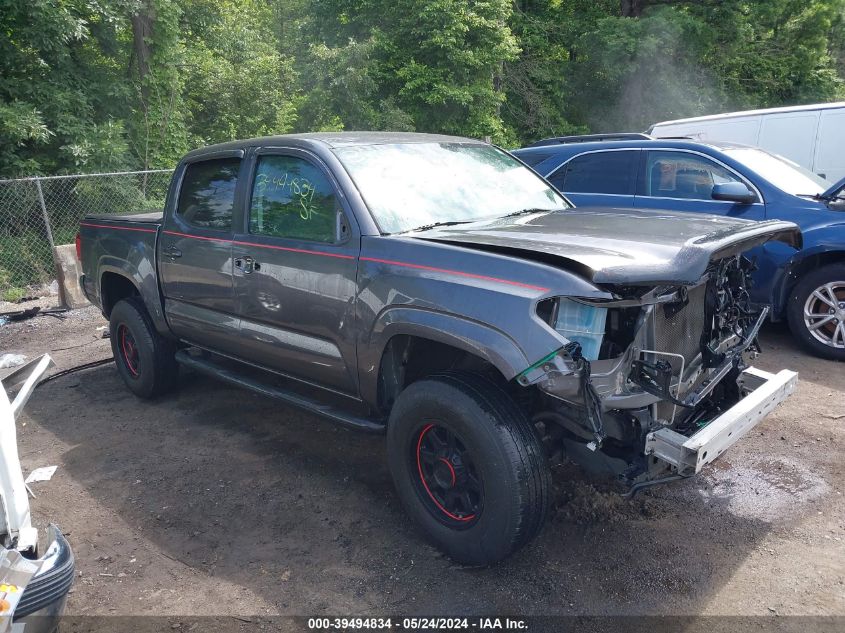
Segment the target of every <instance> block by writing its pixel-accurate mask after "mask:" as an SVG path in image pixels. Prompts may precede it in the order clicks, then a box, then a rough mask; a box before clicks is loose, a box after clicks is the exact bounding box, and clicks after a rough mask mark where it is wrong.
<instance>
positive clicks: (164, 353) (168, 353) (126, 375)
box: [109, 297, 179, 398]
mask: <svg viewBox="0 0 845 633" xmlns="http://www.w3.org/2000/svg"><path fill="white" fill-rule="evenodd" d="M109 332H110V333H111V348H112V353H113V354H114V361H115V364H116V365H117V371H118V373H120V377H121V378H123V382H124V383H126V386H127V387H129V390H130V391H131V392H132V393H134V394H135V395H136V396H138V397H140V398H154V397H156V396H159V395H161V394H163V393H165V392H167V391H169V390H170V389H172V388H173V387H175V386H176V379H177V377H178V375H179V365H178V364H177V363H176V360H175V353H176V346H175V345H174V343H173V342H172V341H170V340H168V339H166V338H164V337H162V336H161V335H160V334H159V333H158V332H157V331H156V329H155V326H153V323H152V321H151V320H150V317H149V315H148V314H147V310H146V308H145V307H144V304H143V303H141V301H140V299H137V298H135V297H132V298H129V299H123V300H122V301H119V302H118V303H117V304H116V305H115V306H114V308H113V309H112V312H111V317H110V319H109Z"/></svg>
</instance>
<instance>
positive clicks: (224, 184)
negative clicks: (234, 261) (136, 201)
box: [176, 158, 241, 231]
mask: <svg viewBox="0 0 845 633" xmlns="http://www.w3.org/2000/svg"><path fill="white" fill-rule="evenodd" d="M240 167H241V159H240V158H218V159H215V160H205V161H200V162H197V163H191V164H190V165H188V166H187V168H186V169H185V175H184V177H183V178H182V188H181V190H180V192H179V204H178V205H177V206H176V213H177V215H179V216H180V217H181V218H182V219H183V220H185V222H187V223H188V224H191V225H193V226H196V227H199V228H203V229H215V230H218V231H225V230H230V229H231V228H232V211H233V209H234V207H235V187H236V185H237V184H238V170H239V169H240Z"/></svg>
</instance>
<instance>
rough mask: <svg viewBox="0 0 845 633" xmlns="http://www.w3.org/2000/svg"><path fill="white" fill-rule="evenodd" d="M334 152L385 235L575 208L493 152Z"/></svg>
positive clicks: (478, 148)
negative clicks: (519, 213) (521, 213)
mask: <svg viewBox="0 0 845 633" xmlns="http://www.w3.org/2000/svg"><path fill="white" fill-rule="evenodd" d="M334 151H335V154H336V155H337V156H338V158H339V159H340V161H341V162H342V163H343V165H344V167H346V170H347V171H348V172H349V175H350V176H351V177H352V180H354V181H355V184H356V186H357V187H358V190H359V191H360V192H361V196H362V197H363V198H364V202H365V203H366V204H367V207H368V208H369V209H370V212H371V213H372V214H373V217H374V218H375V221H376V223H377V224H378V226H379V229H380V230H381V231H382V233H402V232H404V231H410V230H412V229H415V228H419V227H425V226H430V225H442V224H452V223H462V222H473V221H476V220H482V219H488V218H489V219H492V218H497V217H502V216H504V215H509V214H514V213H518V212H520V211H523V210H528V209H530V210H538V211H561V210H565V209H568V208H570V205H568V204H567V202H566V200H565V199H564V198H563V196H561V195H560V194H559V193H557V192H556V191H555V190H553V189H551V188H550V187H549V186H548V185H547V184H546V183H545V182H543V180H542V179H540V178H539V177H538V176H537V175H536V174H535V173H534V172H532V171H531V170H530V169H528V168H527V167H525V166H524V165H523V164H522V163H520V162H519V161H517V160H515V159H514V158H513V157H511V156H509V155H508V154H507V153H505V152H503V151H501V150H499V149H496V148H495V147H492V146H490V145H481V144H475V143H397V144H385V145H363V146H353V147H342V148H338V149H335V150H334Z"/></svg>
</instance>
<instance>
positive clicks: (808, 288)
mask: <svg viewBox="0 0 845 633" xmlns="http://www.w3.org/2000/svg"><path fill="white" fill-rule="evenodd" d="M814 293H818V294H814ZM786 311H787V312H786V314H787V319H788V320H789V329H790V330H791V331H792V334H793V336H795V338H796V339H797V340H798V342H799V343H801V345H802V346H803V347H804V348H805V349H806V350H807V351H808V352H810V353H811V354H813V355H815V356H820V357H822V358H828V359H830V360H838V361H845V264H830V265H828V266H824V267H822V268H819V269H818V270H814V271H812V272H810V273H808V274H806V275H804V276H803V277H802V278H801V279H800V280H799V281H798V283H797V284H795V287H793V289H792V292H790V294H789V301H788V303H787V308H786ZM813 315H817V316H813ZM812 325H815V326H816V327H815V328H812V329H811V326H812Z"/></svg>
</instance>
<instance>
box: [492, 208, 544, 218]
mask: <svg viewBox="0 0 845 633" xmlns="http://www.w3.org/2000/svg"><path fill="white" fill-rule="evenodd" d="M549 211H554V209H520V210H519V211H514V212H513V213H508V214H505V215H501V216H499V217H500V218H515V217H517V216H518V215H528V214H529V213H546V212H549Z"/></svg>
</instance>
